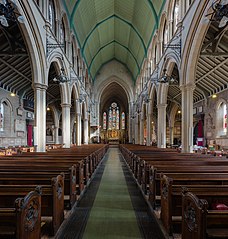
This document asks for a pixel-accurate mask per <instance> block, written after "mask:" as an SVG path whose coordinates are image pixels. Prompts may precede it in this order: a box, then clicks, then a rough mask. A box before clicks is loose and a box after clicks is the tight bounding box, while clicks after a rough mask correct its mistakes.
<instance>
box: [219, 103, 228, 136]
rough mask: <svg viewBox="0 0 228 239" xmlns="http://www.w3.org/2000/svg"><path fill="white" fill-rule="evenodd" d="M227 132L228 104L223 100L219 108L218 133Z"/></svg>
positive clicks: (223, 133) (224, 133) (220, 134)
mask: <svg viewBox="0 0 228 239" xmlns="http://www.w3.org/2000/svg"><path fill="white" fill-rule="evenodd" d="M226 133H227V106H226V104H225V103H224V102H223V103H221V104H220V106H219V107H218V110H217V135H218V136H222V135H226Z"/></svg>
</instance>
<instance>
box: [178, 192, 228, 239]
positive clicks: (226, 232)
mask: <svg viewBox="0 0 228 239" xmlns="http://www.w3.org/2000/svg"><path fill="white" fill-rule="evenodd" d="M199 198H201V197H200V196H199V197H197V196H196V195H195V194H194V193H192V192H190V191H188V190H183V192H182V218H183V220H182V239H189V238H194V239H202V238H217V239H218V238H228V210H211V209H210V208H209V204H208V202H207V200H205V199H199Z"/></svg>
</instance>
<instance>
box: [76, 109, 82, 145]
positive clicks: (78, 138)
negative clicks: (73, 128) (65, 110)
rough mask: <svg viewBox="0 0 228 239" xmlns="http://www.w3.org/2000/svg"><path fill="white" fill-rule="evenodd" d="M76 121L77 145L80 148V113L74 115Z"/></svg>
mask: <svg viewBox="0 0 228 239" xmlns="http://www.w3.org/2000/svg"><path fill="white" fill-rule="evenodd" d="M76 121H77V145H78V146H81V144H82V143H81V142H82V127H81V113H76Z"/></svg>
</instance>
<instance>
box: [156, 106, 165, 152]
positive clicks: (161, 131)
mask: <svg viewBox="0 0 228 239" xmlns="http://www.w3.org/2000/svg"><path fill="white" fill-rule="evenodd" d="M166 107H167V104H158V105H157V108H158V119H157V124H158V133H157V139H158V140H157V146H158V148H166Z"/></svg>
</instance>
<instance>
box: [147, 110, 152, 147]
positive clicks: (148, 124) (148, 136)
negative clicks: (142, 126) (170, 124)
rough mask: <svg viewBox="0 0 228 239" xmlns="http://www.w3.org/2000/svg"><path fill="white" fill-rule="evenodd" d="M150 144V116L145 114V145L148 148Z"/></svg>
mask: <svg viewBox="0 0 228 239" xmlns="http://www.w3.org/2000/svg"><path fill="white" fill-rule="evenodd" d="M150 142H151V114H147V121H146V145H147V146H150Z"/></svg>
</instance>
